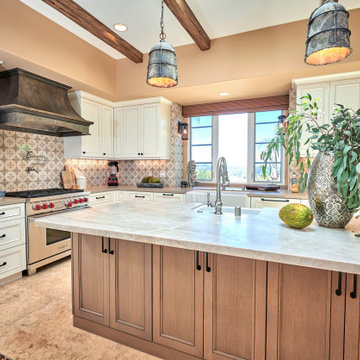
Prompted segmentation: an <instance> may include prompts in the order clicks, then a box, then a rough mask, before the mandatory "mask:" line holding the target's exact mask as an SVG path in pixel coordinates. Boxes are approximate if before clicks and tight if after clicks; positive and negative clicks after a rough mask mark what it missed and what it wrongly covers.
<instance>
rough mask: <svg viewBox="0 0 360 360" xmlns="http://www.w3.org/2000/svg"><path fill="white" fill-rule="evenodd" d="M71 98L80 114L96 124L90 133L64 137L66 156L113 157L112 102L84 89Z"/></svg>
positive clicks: (70, 95)
mask: <svg viewBox="0 0 360 360" xmlns="http://www.w3.org/2000/svg"><path fill="white" fill-rule="evenodd" d="M69 98H70V101H71V104H72V106H73V107H74V109H75V110H76V111H77V112H78V114H79V115H80V116H82V117H83V118H84V119H86V120H89V121H92V122H94V124H93V125H91V126H90V135H84V136H70V137H65V138H64V157H65V158H92V159H94V158H95V159H110V158H112V157H113V155H114V151H113V147H114V146H113V138H114V135H113V113H114V110H113V107H112V103H110V102H108V101H106V100H103V99H100V98H98V97H95V96H93V95H90V94H87V93H84V92H82V91H77V92H74V93H71V94H69Z"/></svg>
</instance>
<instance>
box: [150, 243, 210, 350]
mask: <svg viewBox="0 0 360 360" xmlns="http://www.w3.org/2000/svg"><path fill="white" fill-rule="evenodd" d="M201 258H202V254H199V261H200V262H201ZM153 286H154V294H153V297H154V298H153V302H154V305H153V309H154V310H153V314H154V323H153V329H154V334H153V339H154V342H156V343H159V344H162V345H165V346H168V347H171V348H173V349H176V350H180V351H183V352H186V353H188V354H191V355H195V356H198V357H202V354H203V286H204V285H203V271H202V270H200V271H198V270H196V254H195V251H190V250H183V249H177V248H170V247H163V246H161V247H160V246H154V247H153Z"/></svg>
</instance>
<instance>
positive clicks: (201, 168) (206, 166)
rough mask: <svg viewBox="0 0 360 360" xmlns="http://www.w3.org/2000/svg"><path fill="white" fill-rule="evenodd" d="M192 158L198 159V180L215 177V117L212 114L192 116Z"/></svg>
mask: <svg viewBox="0 0 360 360" xmlns="http://www.w3.org/2000/svg"><path fill="white" fill-rule="evenodd" d="M190 138H191V147H190V158H191V159H192V160H195V161H196V173H197V179H198V180H205V181H211V180H212V178H213V168H212V162H213V161H212V159H213V145H212V144H213V119H212V116H201V117H193V118H191V132H190Z"/></svg>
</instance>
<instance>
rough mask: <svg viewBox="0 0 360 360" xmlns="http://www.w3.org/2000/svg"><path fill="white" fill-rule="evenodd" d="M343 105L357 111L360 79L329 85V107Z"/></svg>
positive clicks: (359, 103) (359, 102) (359, 97)
mask: <svg viewBox="0 0 360 360" xmlns="http://www.w3.org/2000/svg"><path fill="white" fill-rule="evenodd" d="M336 104H341V105H344V106H345V107H347V108H351V109H353V110H355V111H357V110H358V109H359V108H360V77H359V78H355V79H349V80H340V81H334V82H331V83H330V105H331V106H332V107H334V106H335V105H336Z"/></svg>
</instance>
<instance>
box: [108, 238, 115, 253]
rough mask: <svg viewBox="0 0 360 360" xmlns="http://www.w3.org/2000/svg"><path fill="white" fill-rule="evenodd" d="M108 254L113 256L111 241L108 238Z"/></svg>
mask: <svg viewBox="0 0 360 360" xmlns="http://www.w3.org/2000/svg"><path fill="white" fill-rule="evenodd" d="M109 254H110V255H114V250H111V240H110V238H109Z"/></svg>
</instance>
